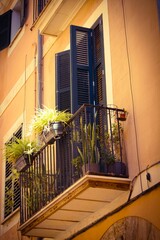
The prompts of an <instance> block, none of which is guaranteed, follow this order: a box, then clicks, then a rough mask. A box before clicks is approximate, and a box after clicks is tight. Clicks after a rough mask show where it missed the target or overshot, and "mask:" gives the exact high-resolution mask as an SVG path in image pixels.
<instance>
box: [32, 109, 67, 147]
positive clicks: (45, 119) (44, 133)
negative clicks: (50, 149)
mask: <svg viewBox="0 0 160 240" xmlns="http://www.w3.org/2000/svg"><path fill="white" fill-rule="evenodd" d="M71 116H72V114H71V113H69V112H67V111H65V110H64V111H58V110H57V109H50V108H47V107H45V108H43V109H38V110H37V112H36V115H35V116H34V118H33V119H32V122H31V125H30V127H31V130H33V131H34V132H35V133H37V134H39V135H40V136H41V137H42V140H43V141H44V142H45V143H46V144H53V143H54V141H55V140H58V139H60V138H61V137H62V135H63V134H64V129H65V126H66V124H67V122H68V121H69V119H70V118H71Z"/></svg>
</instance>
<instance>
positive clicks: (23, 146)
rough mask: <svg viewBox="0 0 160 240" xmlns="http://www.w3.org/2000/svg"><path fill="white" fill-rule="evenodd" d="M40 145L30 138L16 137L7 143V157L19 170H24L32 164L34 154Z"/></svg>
mask: <svg viewBox="0 0 160 240" xmlns="http://www.w3.org/2000/svg"><path fill="white" fill-rule="evenodd" d="M39 149H40V146H39V145H38V144H37V143H36V142H35V141H30V140H29V139H26V138H23V139H18V138H15V139H14V141H12V142H10V143H8V144H6V146H5V157H6V159H7V161H8V162H12V163H13V164H14V167H15V168H16V169H17V171H19V172H20V171H24V170H26V168H27V167H28V166H30V165H31V163H32V161H33V159H34V154H35V153H37V151H39Z"/></svg>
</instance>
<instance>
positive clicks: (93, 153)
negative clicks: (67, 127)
mask: <svg viewBox="0 0 160 240" xmlns="http://www.w3.org/2000/svg"><path fill="white" fill-rule="evenodd" d="M97 128H98V127H97V126H96V124H95V123H93V124H91V123H89V124H84V125H83V123H82V118H81V119H80V133H78V132H76V133H74V136H73V141H74V142H75V143H76V144H77V152H78V156H76V157H75V158H74V159H73V160H72V164H73V165H74V166H75V167H76V169H77V170H80V169H81V168H82V166H83V165H84V164H86V163H88V161H89V162H90V163H98V162H99V159H100V154H99V149H98V147H97V141H98V138H99V136H98V129H97ZM78 145H79V146H78Z"/></svg>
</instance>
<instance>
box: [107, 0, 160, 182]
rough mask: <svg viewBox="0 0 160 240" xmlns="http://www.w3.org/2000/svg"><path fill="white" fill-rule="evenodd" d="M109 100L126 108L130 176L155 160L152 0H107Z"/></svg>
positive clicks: (158, 71) (158, 128)
mask: <svg viewBox="0 0 160 240" xmlns="http://www.w3.org/2000/svg"><path fill="white" fill-rule="evenodd" d="M108 9H109V25H110V44H111V61H112V77H113V78H112V80H113V95H114V103H115V104H117V105H119V106H121V107H125V108H126V110H127V111H128V112H129V114H128V120H127V124H126V125H127V126H125V127H126V129H125V130H126V148H127V158H128V160H129V161H128V165H129V173H130V177H132V176H134V175H135V173H136V172H139V170H140V171H141V170H143V169H144V168H146V167H147V165H149V164H151V163H153V162H156V161H158V159H159V157H160V156H159V146H158V145H159V140H160V136H159V132H160V124H159V122H160V108H159V101H160V95H159V89H160V58H159V56H160V42H159V23H158V11H157V1H156V0H153V1H149V0H148V1H143V0H142V1H136V2H135V1H132V0H129V1H125V0H123V1H122V0H113V1H112V0H111V1H110V0H109V1H108Z"/></svg>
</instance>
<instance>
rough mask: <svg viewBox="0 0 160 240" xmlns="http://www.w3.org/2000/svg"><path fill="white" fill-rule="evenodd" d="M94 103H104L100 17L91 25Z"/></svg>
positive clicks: (104, 87)
mask: <svg viewBox="0 0 160 240" xmlns="http://www.w3.org/2000/svg"><path fill="white" fill-rule="evenodd" d="M93 42H94V80H95V103H96V104H97V105H106V91H105V89H106V85H105V74H104V54H103V52H104V47H103V29H102V18H101V17H100V18H99V19H98V21H97V22H96V23H95V25H94V26H93Z"/></svg>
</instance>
